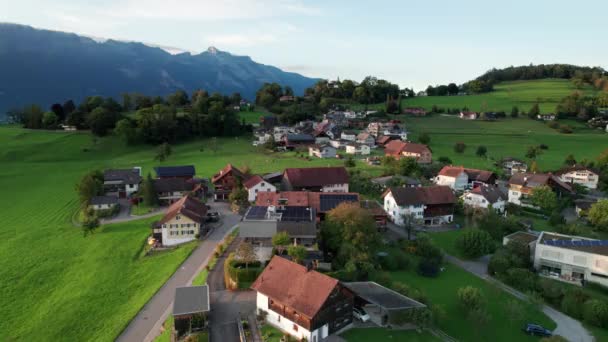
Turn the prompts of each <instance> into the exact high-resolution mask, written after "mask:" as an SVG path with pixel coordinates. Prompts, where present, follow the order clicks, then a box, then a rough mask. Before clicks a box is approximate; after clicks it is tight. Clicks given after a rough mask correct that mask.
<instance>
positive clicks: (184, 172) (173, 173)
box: [154, 165, 196, 179]
mask: <svg viewBox="0 0 608 342" xmlns="http://www.w3.org/2000/svg"><path fill="white" fill-rule="evenodd" d="M154 172H156V178H158V179H166V178H183V179H192V178H194V175H195V174H196V170H195V169H194V165H185V166H157V167H155V168H154Z"/></svg>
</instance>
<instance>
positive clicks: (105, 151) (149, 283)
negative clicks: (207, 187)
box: [0, 126, 342, 341]
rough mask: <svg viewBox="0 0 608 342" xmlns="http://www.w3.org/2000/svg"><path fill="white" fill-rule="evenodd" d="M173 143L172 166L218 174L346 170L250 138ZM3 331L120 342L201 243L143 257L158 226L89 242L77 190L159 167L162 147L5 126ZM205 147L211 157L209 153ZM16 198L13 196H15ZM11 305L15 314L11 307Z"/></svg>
mask: <svg viewBox="0 0 608 342" xmlns="http://www.w3.org/2000/svg"><path fill="white" fill-rule="evenodd" d="M218 142H219V145H220V149H219V150H218V151H215V152H214V151H211V150H210V149H209V148H208V146H209V142H208V141H197V142H191V143H187V144H181V145H175V146H173V154H172V155H171V156H170V157H169V159H168V160H166V161H165V162H164V163H163V164H164V165H179V164H194V165H195V166H196V169H197V173H198V175H199V176H203V177H210V176H211V175H213V174H214V173H215V172H217V171H218V170H220V169H221V168H222V167H223V166H224V165H225V164H226V163H228V162H232V163H235V164H236V165H238V166H244V165H246V164H247V165H248V166H250V167H251V168H252V169H253V170H254V172H270V171H280V170H282V169H284V168H285V167H290V166H325V165H328V164H331V165H336V164H338V165H340V164H342V161H339V160H321V159H317V160H313V161H307V160H305V159H303V158H296V157H295V156H294V155H293V154H281V155H265V154H263V153H260V152H259V150H256V149H255V148H254V147H252V146H251V145H250V139H249V138H240V139H234V138H232V139H219V140H218ZM0 146H1V147H0V165H2V168H0V188H1V189H2V193H3V194H4V196H0V207H1V208H2V218H3V219H4V222H5V225H4V229H2V230H0V237H1V239H0V255H2V258H0V260H1V261H0V279H2V282H0V291H2V294H3V295H2V296H0V306H1V307H3V308H5V310H2V313H0V331H2V332H3V337H4V338H5V339H7V340H24V339H27V340H72V341H75V340H77V341H81V340H95V341H111V340H114V338H115V337H116V336H117V335H118V334H119V333H120V331H121V330H122V329H123V328H124V327H125V326H126V325H127V324H128V322H129V320H130V319H131V318H132V317H133V316H134V315H135V314H136V313H137V312H138V310H139V309H140V308H141V307H142V306H143V305H144V303H145V302H146V301H147V300H148V299H149V298H150V297H151V296H152V295H153V294H154V292H155V291H156V290H157V289H158V288H159V287H160V286H161V285H162V284H163V283H164V281H165V280H166V279H167V278H168V277H169V276H170V275H171V274H172V273H173V272H174V271H175V269H176V268H177V267H178V265H179V264H180V263H181V262H182V261H183V260H184V259H185V258H186V257H187V255H188V254H189V253H190V251H191V249H192V248H193V247H194V246H193V245H189V246H187V247H183V248H180V249H178V250H176V251H174V252H171V253H167V254H163V255H158V256H155V257H150V258H142V257H140V251H141V249H142V247H143V244H144V242H145V239H146V237H147V235H148V234H149V233H150V230H149V224H150V222H151V220H152V219H146V220H141V221H134V222H130V223H127V224H120V225H112V226H107V227H103V228H101V229H100V230H99V231H98V232H96V233H95V234H93V235H90V236H87V237H84V236H83V233H82V231H81V230H80V229H78V228H75V227H73V226H72V224H71V218H72V216H73V215H74V213H76V211H77V209H78V208H77V207H78V206H77V199H76V194H75V191H74V185H75V184H76V183H77V181H78V180H79V178H80V177H81V176H82V175H83V174H84V173H86V172H88V171H90V170H93V169H97V168H99V169H103V168H109V167H131V166H142V167H143V170H144V173H148V172H152V167H154V166H156V165H158V163H157V162H155V161H154V160H153V158H154V155H155V147H153V146H134V147H126V146H124V144H123V143H122V142H121V141H119V140H118V139H116V138H114V137H108V138H103V139H97V140H96V141H93V139H91V136H90V135H89V134H87V133H80V132H78V133H65V132H45V131H29V130H23V129H20V128H15V127H6V126H3V127H0ZM201 150H202V151H201ZM7 194H8V195H7ZM7 308H8V309H7Z"/></svg>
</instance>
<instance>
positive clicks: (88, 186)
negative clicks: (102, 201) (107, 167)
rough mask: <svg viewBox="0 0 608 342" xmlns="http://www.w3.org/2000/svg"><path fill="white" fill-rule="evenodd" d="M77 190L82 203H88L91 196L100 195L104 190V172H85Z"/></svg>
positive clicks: (77, 185)
mask: <svg viewBox="0 0 608 342" xmlns="http://www.w3.org/2000/svg"><path fill="white" fill-rule="evenodd" d="M76 192H77V193H78V198H79V200H80V204H81V205H88V204H89V201H90V200H91V198H93V197H94V196H99V195H101V193H102V192H103V173H101V171H99V170H95V171H91V172H89V173H87V174H85V175H84V176H83V177H82V178H81V179H80V182H78V184H76Z"/></svg>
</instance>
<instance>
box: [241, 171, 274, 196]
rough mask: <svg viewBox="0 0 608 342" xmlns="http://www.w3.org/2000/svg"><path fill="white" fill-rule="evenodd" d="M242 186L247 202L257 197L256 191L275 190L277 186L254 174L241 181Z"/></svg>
mask: <svg viewBox="0 0 608 342" xmlns="http://www.w3.org/2000/svg"><path fill="white" fill-rule="evenodd" d="M243 187H244V188H245V190H247V200H248V201H249V202H255V200H256V198H257V197H258V192H264V191H270V192H275V191H277V188H276V187H275V186H274V185H272V184H270V183H268V182H267V181H265V180H264V179H263V178H262V177H260V176H258V175H255V176H251V177H249V178H248V179H247V180H246V181H245V182H243Z"/></svg>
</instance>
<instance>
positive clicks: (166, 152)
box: [154, 143, 172, 163]
mask: <svg viewBox="0 0 608 342" xmlns="http://www.w3.org/2000/svg"><path fill="white" fill-rule="evenodd" d="M171 153H172V149H171V145H169V144H168V143H162V144H160V145H159V146H158V148H157V149H156V156H155V157H154V160H158V161H159V162H161V163H162V162H163V161H165V160H166V159H167V158H169V156H170V155H171Z"/></svg>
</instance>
